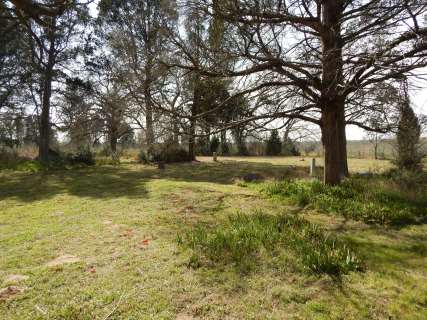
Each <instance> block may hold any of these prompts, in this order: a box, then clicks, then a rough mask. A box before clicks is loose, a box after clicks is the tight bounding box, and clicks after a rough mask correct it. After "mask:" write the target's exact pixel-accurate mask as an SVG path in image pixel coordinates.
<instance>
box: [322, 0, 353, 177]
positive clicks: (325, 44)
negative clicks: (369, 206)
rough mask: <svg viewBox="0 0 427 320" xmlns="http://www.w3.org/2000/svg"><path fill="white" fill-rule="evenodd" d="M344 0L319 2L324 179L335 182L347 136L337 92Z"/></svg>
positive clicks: (342, 171) (344, 169)
mask: <svg viewBox="0 0 427 320" xmlns="http://www.w3.org/2000/svg"><path fill="white" fill-rule="evenodd" d="M343 10H344V7H343V1H341V0H338V1H337V0H325V1H324V2H323V6H322V13H323V14H322V25H323V27H322V32H321V39H322V51H323V62H322V69H323V74H322V93H321V110H322V119H321V129H322V142H323V147H324V153H325V172H324V182H325V183H326V184H330V185H336V184H339V183H340V182H341V180H342V179H343V178H344V177H346V176H348V166H347V140H346V134H345V97H344V96H342V95H340V91H339V90H340V88H341V86H342V83H343V71H342V69H343V58H342V40H341V25H340V17H341V14H342V12H343Z"/></svg>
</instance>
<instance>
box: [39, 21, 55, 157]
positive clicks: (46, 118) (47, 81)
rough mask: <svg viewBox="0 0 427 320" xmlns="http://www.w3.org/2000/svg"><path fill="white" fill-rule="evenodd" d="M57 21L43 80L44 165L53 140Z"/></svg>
mask: <svg viewBox="0 0 427 320" xmlns="http://www.w3.org/2000/svg"><path fill="white" fill-rule="evenodd" d="M54 28H55V19H53V21H52V23H51V25H50V30H49V31H48V37H49V51H48V61H47V64H46V67H45V70H44V79H43V94H42V107H41V114H40V124H39V132H40V136H39V159H40V161H41V163H43V164H44V165H48V164H49V145H50V138H51V132H50V131H51V127H50V98H51V96H52V79H53V66H54V65H55V37H54Z"/></svg>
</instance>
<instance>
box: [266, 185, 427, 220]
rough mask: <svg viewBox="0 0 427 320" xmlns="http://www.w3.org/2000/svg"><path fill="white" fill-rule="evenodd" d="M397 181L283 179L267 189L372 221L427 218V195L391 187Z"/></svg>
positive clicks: (326, 210) (299, 202)
mask: <svg viewBox="0 0 427 320" xmlns="http://www.w3.org/2000/svg"><path fill="white" fill-rule="evenodd" d="M393 183H394V182H393V181H392V180H390V179H388V180H385V181H382V182H381V183H380V181H379V180H377V181H370V180H369V179H365V178H359V177H355V178H351V179H347V180H345V181H344V182H343V183H342V184H341V185H339V186H327V185H324V184H323V183H321V182H320V181H301V180H300V181H280V182H274V183H269V184H267V185H266V187H265V188H264V191H265V192H266V193H267V194H268V195H270V196H272V197H279V198H282V199H286V200H289V201H290V202H291V203H292V204H297V205H299V206H302V207H305V206H308V207H310V208H313V209H316V210H319V211H321V212H324V213H334V214H340V215H342V216H344V217H345V218H350V219H354V220H361V221H364V222H365V223H368V224H383V225H384V224H389V225H401V224H408V223H415V222H416V221H418V220H419V219H423V218H425V217H426V216H427V213H426V205H427V203H426V199H424V197H423V196H422V195H418V196H415V197H414V196H413V195H415V194H417V193H416V192H415V191H414V192H413V194H412V196H409V193H408V192H407V190H406V191H405V192H404V191H403V190H401V189H400V188H399V187H398V186H395V187H394V188H392V187H390V186H391V185H392V184H393Z"/></svg>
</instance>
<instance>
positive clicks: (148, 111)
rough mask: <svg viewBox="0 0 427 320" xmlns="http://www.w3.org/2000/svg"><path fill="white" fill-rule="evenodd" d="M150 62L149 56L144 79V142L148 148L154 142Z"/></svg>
mask: <svg viewBox="0 0 427 320" xmlns="http://www.w3.org/2000/svg"><path fill="white" fill-rule="evenodd" d="M151 63H152V62H151V58H150V59H149V61H148V62H147V66H146V68H145V81H144V98H145V126H146V142H147V146H148V147H149V148H150V147H151V146H152V145H153V143H154V129H153V103H152V96H151Z"/></svg>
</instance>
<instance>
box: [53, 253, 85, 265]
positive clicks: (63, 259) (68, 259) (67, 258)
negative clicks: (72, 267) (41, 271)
mask: <svg viewBox="0 0 427 320" xmlns="http://www.w3.org/2000/svg"><path fill="white" fill-rule="evenodd" d="M79 261H80V258H79V257H76V256H73V255H70V254H65V255H63V256H59V257H58V258H56V259H54V260H52V261H50V262H48V263H47V266H48V267H55V266H59V265H63V264H66V263H76V262H79Z"/></svg>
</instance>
